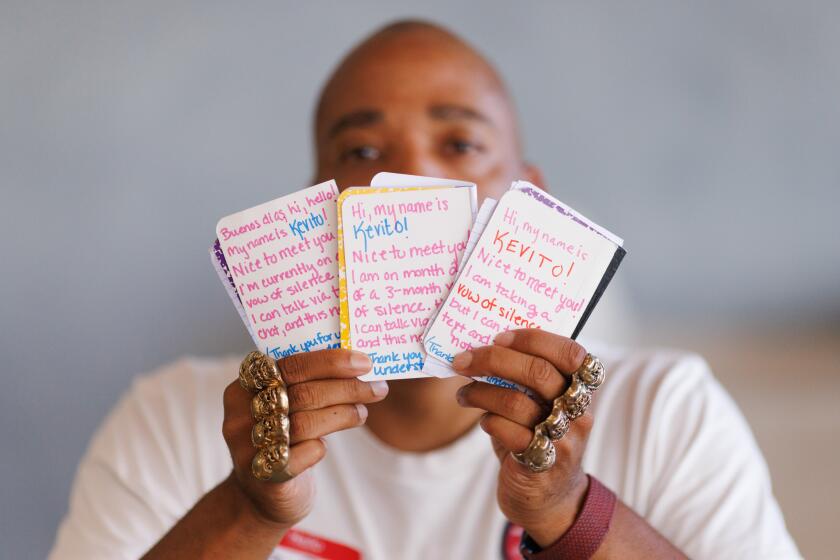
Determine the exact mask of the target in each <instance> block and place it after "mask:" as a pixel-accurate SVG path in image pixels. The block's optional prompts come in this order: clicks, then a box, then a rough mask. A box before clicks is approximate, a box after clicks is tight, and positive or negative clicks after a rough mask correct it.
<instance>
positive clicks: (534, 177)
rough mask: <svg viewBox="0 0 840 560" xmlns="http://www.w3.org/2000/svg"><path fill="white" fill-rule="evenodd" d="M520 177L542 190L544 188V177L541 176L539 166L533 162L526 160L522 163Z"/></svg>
mask: <svg viewBox="0 0 840 560" xmlns="http://www.w3.org/2000/svg"><path fill="white" fill-rule="evenodd" d="M522 178H523V179H525V180H526V181H528V182H529V183H533V184H534V185H536V186H538V187H539V188H541V189H542V190H546V184H545V179H544V178H543V174H542V171H540V168H539V167H537V166H536V165H534V164H533V163H528V162H527V161H526V162H523V163H522Z"/></svg>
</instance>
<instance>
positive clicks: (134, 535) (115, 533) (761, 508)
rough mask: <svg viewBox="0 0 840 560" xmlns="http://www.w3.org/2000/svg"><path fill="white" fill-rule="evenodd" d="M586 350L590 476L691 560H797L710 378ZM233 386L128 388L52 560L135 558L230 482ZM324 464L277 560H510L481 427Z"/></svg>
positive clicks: (163, 375)
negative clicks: (593, 362)
mask: <svg viewBox="0 0 840 560" xmlns="http://www.w3.org/2000/svg"><path fill="white" fill-rule="evenodd" d="M589 347H590V349H591V351H592V352H593V353H595V354H596V355H598V356H599V357H600V358H601V359H602V361H603V362H604V364H605V365H606V367H607V375H608V377H607V381H606V382H605V384H604V386H603V387H602V388H601V389H600V391H599V392H598V394H597V397H596V399H595V402H594V404H593V406H594V414H595V425H594V427H593V430H592V433H591V436H590V439H589V444H588V447H587V450H586V455H585V457H584V469H585V471H586V472H588V473H589V474H592V475H593V476H595V477H597V478H598V479H599V480H601V481H602V482H603V483H604V484H605V485H606V486H608V487H609V488H611V489H612V490H613V491H614V492H615V493H616V494H617V495H618V496H619V498H620V499H621V500H622V501H623V502H624V503H625V504H627V505H628V506H629V507H631V508H632V509H633V510H635V511H636V512H637V513H639V514H640V515H641V516H642V517H644V518H645V519H646V520H647V521H648V523H650V524H651V525H652V526H653V527H655V528H656V529H657V530H658V531H659V532H660V533H662V534H663V535H664V536H665V537H666V538H668V539H669V540H670V541H671V542H672V543H674V544H675V545H676V546H677V547H678V548H679V549H681V550H682V551H683V552H684V553H686V554H687V555H688V556H689V557H691V558H694V559H697V560H701V559H713V560H725V559H729V558H732V559H739V560H741V559H746V558H748V559H794V558H800V555H799V553H798V552H797V549H796V546H795V544H794V543H793V541H792V539H791V538H790V536H789V534H788V532H787V529H786V528H785V524H784V520H783V518H782V515H781V512H780V511H779V507H778V505H777V503H776V501H775V499H774V497H773V495H772V491H771V488H770V479H769V475H768V471H767V467H766V465H765V463H764V460H763V458H762V455H761V452H760V451H759V449H758V447H757V446H756V443H755V441H754V439H753V437H752V434H751V433H750V430H749V428H748V426H747V424H746V422H745V420H744V418H743V417H742V416H741V414H740V412H739V411H738V409H737V408H736V406H735V404H734V403H733V402H732V400H731V399H730V397H729V396H728V395H727V394H726V393H725V391H724V390H723V389H722V388H721V387H720V385H719V384H718V383H717V381H715V379H714V378H713V377H712V375H711V373H710V372H709V369H708V367H707V365H706V363H705V362H704V361H703V360H702V359H700V358H698V357H696V356H692V355H685V354H679V353H672V352H661V351H658V352H646V353H640V352H627V351H622V350H617V349H609V348H601V347H598V346H595V345H592V344H590V345H589ZM237 371H238V360H237V359H227V360H201V359H194V358H186V359H182V360H181V361H179V362H177V363H175V364H172V365H170V366H168V367H166V368H164V369H162V370H160V371H159V372H157V373H155V374H153V375H150V376H148V377H143V378H139V379H138V380H137V381H135V383H134V384H133V386H132V388H131V390H130V391H129V392H128V394H127V395H126V396H124V397H123V399H122V400H121V402H120V403H119V404H118V406H117V407H116V409H115V410H114V411H113V412H112V413H111V415H110V416H109V417H108V419H107V420H106V421H105V423H104V425H103V426H102V427H101V428H100V430H99V431H98V433H97V434H96V436H95V437H94V439H93V441H92V443H91V445H90V448H89V449H88V451H87V454H86V456H85V457H84V459H83V460H82V462H81V464H80V466H79V470H78V473H77V475H76V480H75V483H74V486H73V491H72V495H71V499H70V510H69V512H68V514H67V516H66V518H65V519H64V521H63V522H62V524H61V527H60V529H59V532H58V536H57V540H56V543H55V546H54V548H53V551H52V553H51V556H50V557H51V558H53V559H64V558H84V559H95V558H103V559H109V560H114V559H118V558H137V557H139V556H141V555H142V554H143V553H145V552H146V551H147V550H148V549H149V548H151V546H152V545H153V544H154V543H155V542H157V541H158V540H159V539H160V537H161V536H163V535H164V534H165V533H166V532H167V531H168V530H169V529H170V528H171V527H172V526H173V525H174V524H175V523H176V522H177V521H178V520H179V519H180V518H181V517H182V516H183V515H184V514H185V513H186V512H187V511H188V510H189V509H190V508H191V507H192V506H193V505H194V504H195V503H196V501H198V500H199V499H200V498H201V497H202V496H203V495H204V494H205V493H206V492H207V491H209V490H211V489H212V488H213V487H214V486H215V485H216V484H218V483H219V482H220V481H221V480H222V479H223V478H225V477H226V476H227V475H228V474H229V473H230V469H231V460H230V456H229V455H228V451H227V448H226V446H225V443H224V440H223V439H222V435H221V425H222V391H223V389H224V387H225V386H226V385H227V384H228V383H230V382H231V381H232V380H234V379H235V378H236V375H237ZM327 449H328V452H327V456H326V457H325V459H324V460H323V461H322V462H321V463H320V464H319V465H317V466H316V467H315V469H314V475H315V480H316V484H317V495H316V498H315V505H314V508H313V510H312V512H311V514H310V515H309V516H308V517H307V518H306V519H304V520H303V521H302V522H301V523H300V524H299V525H298V526H297V527H296V528H295V529H294V530H293V531H292V532H291V533H290V534H289V535H287V537H286V538H285V539H284V541H283V542H282V543H281V544H280V545H279V546H278V547H277V548H276V549H275V551H274V553H273V555H272V559H275V560H279V559H293V558H295V559H297V558H326V559H331V560H351V559H354V558H364V559H366V560H384V559H389V560H391V559H396V558H398V559H400V560H414V559H417V560H420V559H429V558H435V559H449V558H452V559H464V558H469V559H500V558H508V557H511V558H513V557H516V556H515V554H513V555H511V552H510V549H511V548H515V547H512V546H511V545H512V544H515V543H516V542H517V533H516V529H515V528H510V527H507V522H506V520H505V519H504V517H503V516H502V514H501V512H500V511H499V509H498V506H497V504H496V477H497V472H498V461H497V459H496V457H495V455H494V454H493V451H492V448H491V445H490V440H489V437H488V436H487V435H486V434H484V433H483V432H482V431H481V430H480V429H479V428H476V429H474V430H472V431H471V432H469V433H468V434H467V435H465V436H464V437H462V438H461V439H460V440H458V441H457V442H455V443H454V444H452V445H450V446H448V447H446V448H443V449H440V450H437V451H433V452H431V453H404V452H400V451H397V450H395V449H393V448H389V447H387V446H386V445H384V444H383V443H381V442H380V441H379V440H378V439H376V437H375V436H374V435H373V434H372V433H371V432H369V431H368V430H367V429H366V428H357V429H353V430H347V431H344V432H339V433H337V434H333V435H331V436H330V437H328V438H327ZM506 546H507V551H506V548H505V547H506Z"/></svg>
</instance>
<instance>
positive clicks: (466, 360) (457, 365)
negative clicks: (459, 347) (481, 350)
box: [452, 351, 473, 369]
mask: <svg viewBox="0 0 840 560" xmlns="http://www.w3.org/2000/svg"><path fill="white" fill-rule="evenodd" d="M472 359H473V355H472V352H469V351H468V352H461V353H460V354H458V355H457V356H455V359H454V360H452V367H453V368H454V369H464V368H466V367H467V366H468V365H470V362H471V361H472Z"/></svg>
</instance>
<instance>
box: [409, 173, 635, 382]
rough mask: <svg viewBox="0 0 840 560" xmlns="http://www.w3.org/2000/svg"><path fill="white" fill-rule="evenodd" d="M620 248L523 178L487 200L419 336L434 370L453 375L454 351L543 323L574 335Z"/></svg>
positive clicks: (621, 252) (603, 232)
mask: <svg viewBox="0 0 840 560" xmlns="http://www.w3.org/2000/svg"><path fill="white" fill-rule="evenodd" d="M622 245H623V240H622V239H621V238H619V237H617V236H616V235H614V234H612V233H611V232H609V231H608V230H606V229H604V228H602V227H600V226H598V225H597V224H595V223H594V222H592V221H591V220H589V219H587V218H586V217H584V216H582V215H581V214H580V213H578V212H576V211H575V210H573V209H571V208H569V207H568V206H566V205H565V204H563V203H562V202H560V201H559V200H557V199H556V198H554V197H553V196H551V195H549V194H547V193H545V192H544V191H542V190H540V189H539V188H537V187H536V186H534V185H532V184H530V183H528V182H525V181H517V182H515V183H514V184H513V185H512V186H511V188H510V190H508V191H507V192H506V193H505V194H504V195H503V196H502V197H501V198H500V199H499V201H498V202H497V201H495V200H493V199H487V200H485V201H484V203H483V204H482V206H481V208H480V209H479V212H478V215H477V216H476V220H475V225H474V227H473V230H472V232H471V235H470V240H469V242H468V244H467V248H466V251H465V257H464V259H463V266H462V268H461V270H460V272H459V274H458V278H457V280H456V281H455V283H454V284H453V287H452V290H451V291H450V293H449V295H448V296H447V298H446V300H445V301H444V302H443V305H441V307H440V309H439V310H438V312H437V315H436V316H435V318H434V320H433V321H432V323H431V324H430V326H429V328H428V329H427V330H426V333H425V334H424V338H423V345H424V347H425V349H426V351H427V353H428V360H429V361H433V360H434V361H435V362H437V364H438V365H439V366H440V367H439V368H437V369H436V371H438V373H437V375H438V376H440V377H445V376H447V375H451V374H452V372H451V367H449V364H450V363H451V362H452V360H453V358H454V356H455V355H456V354H458V353H460V352H463V351H465V350H468V349H470V348H473V347H476V346H484V345H487V344H491V343H492V341H493V338H494V337H495V336H496V335H497V334H498V333H500V332H503V331H506V330H510V329H518V328H540V329H544V330H547V331H550V332H553V333H555V334H559V335H563V336H568V337H570V338H576V337H577V335H578V333H580V331H581V329H582V328H583V326H584V324H585V323H586V320H587V319H588V318H589V316H590V314H591V313H592V311H593V310H594V308H595V306H596V304H597V303H598V300H599V299H600V297H601V295H602V294H603V293H604V291H605V290H606V288H607V286H608V285H609V282H610V280H611V279H612V277H613V275H614V274H615V272H616V270H617V269H618V266H619V264H620V263H621V260H622V259H623V258H624V255H625V254H626V251H625V250H624V248H623V247H622ZM482 380H484V381H488V382H491V383H496V384H498V385H503V386H506V387H511V386H512V385H513V384H511V383H510V382H508V381H505V380H502V379H496V378H483V379H482ZM515 388H519V387H515Z"/></svg>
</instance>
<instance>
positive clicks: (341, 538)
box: [53, 22, 799, 560]
mask: <svg viewBox="0 0 840 560" xmlns="http://www.w3.org/2000/svg"><path fill="white" fill-rule="evenodd" d="M315 140H316V149H317V154H318V160H317V161H318V170H317V180H318V181H322V180H326V179H329V178H335V179H336V180H337V182H338V184H339V185H340V186H341V187H347V186H350V185H358V184H368V182H369V180H370V178H371V177H372V176H373V175H374V174H375V173H376V172H378V171H380V170H389V171H396V172H402V173H410V174H416V175H429V176H437V177H456V178H460V179H466V180H470V181H474V182H475V183H477V184H478V185H479V189H480V193H481V195H482V196H498V195H500V194H501V193H502V192H503V190H504V189H505V188H507V186H508V185H509V184H510V182H511V181H512V180H514V179H519V178H524V179H527V180H530V181H531V182H534V183H536V184H541V183H542V178H541V176H540V174H539V171H538V170H537V168H536V167H534V166H532V165H529V164H527V163H525V162H524V160H523V159H522V156H521V148H520V145H519V140H518V133H517V127H516V119H515V116H514V111H513V109H512V104H511V102H510V100H509V97H508V94H507V93H506V91H505V88H504V86H503V84H502V82H501V80H500V79H499V77H498V75H497V74H496V72H495V71H494V70H493V68H492V67H491V66H490V65H489V64H488V63H487V62H486V61H485V60H484V59H483V58H482V57H481V56H480V55H479V54H477V53H476V52H475V51H474V50H473V49H472V48H470V47H469V46H467V45H466V44H464V43H463V42H462V41H461V40H460V39H458V38H456V37H454V36H453V35H451V34H450V33H449V32H447V31H445V30H442V29H440V28H439V27H436V26H433V25H429V24H424V23H417V22H403V23H398V24H394V25H391V26H389V27H387V28H385V29H383V30H381V31H380V32H378V33H376V34H374V35H373V36H372V37H370V38H369V39H367V40H366V41H365V42H363V43H362V44H361V45H360V46H358V47H357V48H356V49H355V50H354V51H352V52H351V53H350V54H349V55H348V56H347V58H346V59H345V60H344V61H343V62H342V63H341V65H340V66H339V67H338V68H337V70H336V71H335V73H334V74H333V75H332V77H331V78H330V80H329V81H328V82H327V84H326V86H325V88H324V90H323V93H322V96H321V100H320V103H319V105H318V109H317V114H316V119H315ZM587 350H589V351H590V352H592V353H593V354H595V355H598V356H599V357H600V358H601V359H602V360H603V362H604V364H605V365H606V368H607V371H608V378H607V380H606V382H605V383H604V385H603V387H602V388H601V389H600V390H599V392H598V397H597V398H596V399H595V401H596V402H594V403H593V405H592V406H591V407H590V408H589V409H588V410H587V411H586V413H585V414H584V415H583V416H582V417H580V418H578V419H576V420H574V421H573V422H572V423H571V429H570V430H569V431H568V433H567V434H565V435H564V436H563V437H561V438H559V439H557V441H555V442H553V443H552V445H553V446H554V449H555V452H556V461H555V464H554V466H553V467H551V468H549V469H548V470H546V471H544V472H534V471H532V470H531V469H529V468H528V467H526V466H524V465H523V464H521V463H520V462H518V461H517V460H516V459H515V458H514V455H513V454H515V453H519V452H521V451H523V450H524V449H526V448H527V447H528V446H529V444H530V442H531V439H532V436H533V434H534V430H533V427H534V426H535V425H536V424H538V423H540V422H541V421H543V420H544V419H545V418H546V415H547V414H548V413H549V409H548V408H547V405H548V404H549V403H551V402H552V401H553V400H554V399H555V398H557V397H558V396H560V395H562V394H563V393H564V391H565V390H566V389H567V385H568V379H569V376H570V374H572V373H573V372H575V371H576V370H578V369H579V368H581V366H582V364H583V362H584V358H585V356H586V353H587ZM453 365H454V367H455V368H456V369H457V371H458V372H459V373H461V374H462V375H461V376H459V377H456V378H454V379H420V380H411V381H401V382H396V383H391V384H390V387H389V385H388V384H386V383H385V382H375V383H363V382H360V381H358V380H357V379H356V377H358V376H359V375H362V374H364V373H366V372H367V371H369V369H370V367H371V364H370V360H369V359H368V358H367V356H365V355H364V354H362V353H358V352H351V351H346V350H325V351H320V352H312V353H309V354H299V355H296V356H291V357H288V358H285V359H282V360H280V361H278V362H277V367H278V369H279V371H280V373H281V375H282V377H283V379H284V380H285V382H286V384H287V386H288V397H289V410H290V414H289V417H290V426H291V428H290V429H291V443H292V447H291V455H290V460H289V464H288V474H289V475H290V476H293V478H291V479H290V480H288V481H286V482H282V483H277V482H263V481H260V480H257V479H256V478H255V477H254V476H253V474H252V471H251V462H252V458H253V457H254V455H255V452H256V450H255V448H254V446H253V444H252V442H251V431H252V428H253V426H254V420H253V418H252V417H251V412H250V402H251V398H252V396H251V395H250V394H249V393H248V392H247V391H246V390H245V389H244V388H243V387H241V386H240V384H239V382H238V381H236V380H235V377H236V371H237V363H236V361H225V362H212V361H200V360H185V361H182V362H179V363H177V364H175V365H173V366H171V367H170V368H167V369H165V370H163V371H162V372H159V373H158V374H156V375H155V376H153V377H150V378H147V379H142V380H140V381H138V382H137V383H136V384H135V385H134V387H133V388H132V390H131V392H130V393H129V394H128V395H127V396H126V397H125V398H124V399H123V401H122V402H121V404H120V405H119V406H118V407H117V409H116V410H115V411H114V412H113V413H112V415H111V417H110V418H109V419H108V420H107V422H106V423H105V425H104V426H103V428H102V429H101V430H100V432H99V433H98V435H97V436H96V438H95V439H94V441H93V443H92V445H91V448H90V450H89V451H88V454H87V456H86V458H85V459H84V460H83V463H82V465H81V467H80V469H79V473H78V476H77V480H76V483H75V486H74V491H73V496H72V499H71V507H70V512H69V514H68V516H67V518H66V519H65V521H64V522H63V524H62V526H61V529H60V531H59V535H58V539H57V542H56V545H55V548H54V550H53V557H54V558H70V557H80V558H131V557H137V556H139V555H141V554H143V553H146V557H147V558H205V557H206V558H266V557H268V556H269V555H273V556H272V557H274V558H300V557H315V558H372V559H384V558H398V559H414V558H417V559H420V558H424V559H425V558H444V559H445V558H453V559H454V558H458V559H461V558H470V559H472V558H511V557H516V555H517V554H518V552H517V550H516V546H515V545H517V544H518V542H519V535H520V534H521V531H522V530H524V532H525V534H526V535H527V537H526V538H525V539H524V544H525V547H526V549H525V551H524V553H525V554H526V555H529V556H532V557H534V558H541V557H546V558H547V557H576V558H577V557H593V558H621V559H629V558H647V559H649V558H683V557H685V556H690V557H692V558H713V559H715V560H719V559H724V558H799V555H798V552H797V551H796V547H795V545H794V544H793V542H792V540H791V539H790V537H789V536H788V534H787V531H786V529H785V526H784V522H783V520H782V517H781V514H780V512H779V509H778V506H777V505H776V503H775V500H774V499H773V496H772V494H771V491H770V485H769V478H768V474H767V470H766V467H765V465H764V462H763V459H762V457H761V454H760V452H759V451H758V449H757V447H756V445H755V443H754V441H753V439H752V436H751V434H750V432H749V429H748V428H747V426H746V424H745V422H744V420H743V418H742V417H741V416H740V414H739V413H738V411H737V409H736V408H735V406H734V404H733V403H732V402H731V400H730V399H729V398H728V397H727V395H726V394H725V393H724V391H723V390H722V389H721V388H720V387H719V386H718V385H717V383H716V382H715V381H714V379H713V378H712V377H711V374H710V373H709V372H708V369H707V367H706V365H705V364H704V363H703V362H702V360H700V359H698V358H696V357H692V356H681V355H678V354H669V353H629V352H624V351H618V350H614V349H609V348H600V347H597V348H596V347H595V346H594V345H590V347H589V348H587V349H586V350H584V348H583V347H582V346H581V345H579V344H578V343H576V342H574V341H571V340H569V339H566V338H564V337H559V336H555V335H552V334H550V333H546V332H544V331H540V330H535V329H534V330H516V331H510V332H507V333H502V334H501V335H499V337H497V338H496V340H495V341H494V343H493V344H492V345H490V346H487V347H483V348H475V349H473V350H472V351H470V352H465V353H463V354H461V355H459V356H457V357H456V360H455V362H454V364H453ZM488 373H490V374H495V375H498V376H501V377H504V378H507V379H510V380H512V381H516V382H518V383H521V384H523V385H526V386H528V387H530V388H531V389H532V390H533V391H534V392H535V393H536V394H537V395H538V399H535V400H532V399H530V398H529V397H527V396H525V395H524V394H521V393H519V392H515V391H511V390H508V389H504V388H500V387H496V386H492V385H490V384H484V383H477V382H473V381H472V380H471V379H470V377H471V376H476V375H483V374H488ZM222 393H224V399H223V400H224V410H223V411H222V409H221V407H219V401H220V400H221V395H222ZM219 425H221V426H222V430H221V432H222V433H221V434H220V433H219V429H218V427H219ZM362 425H364V427H361V426H362ZM222 434H223V438H222V437H221V435H222ZM488 435H489V437H488ZM231 458H232V460H231ZM310 467H314V468H310ZM599 481H600V482H599ZM606 488H609V489H610V490H611V491H612V492H614V493H615V495H617V501H613V498H612V493H611V492H610V490H607V489H606ZM316 490H317V493H316ZM599 497H600V498H599ZM598 500H600V501H598ZM520 528H521V529H520ZM281 541H282V543H281V545H280V546H278V543H280V542H281ZM572 541H574V542H572ZM511 544H513V545H514V546H511ZM570 547H571V548H570ZM294 551H298V552H297V553H296V552H294ZM301 551H305V552H306V553H307V554H310V556H301V555H300V554H301ZM295 554H298V555H297V556H296V555H295ZM572 554H577V555H576V556H571V555H572ZM552 555H553V556H552Z"/></svg>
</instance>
